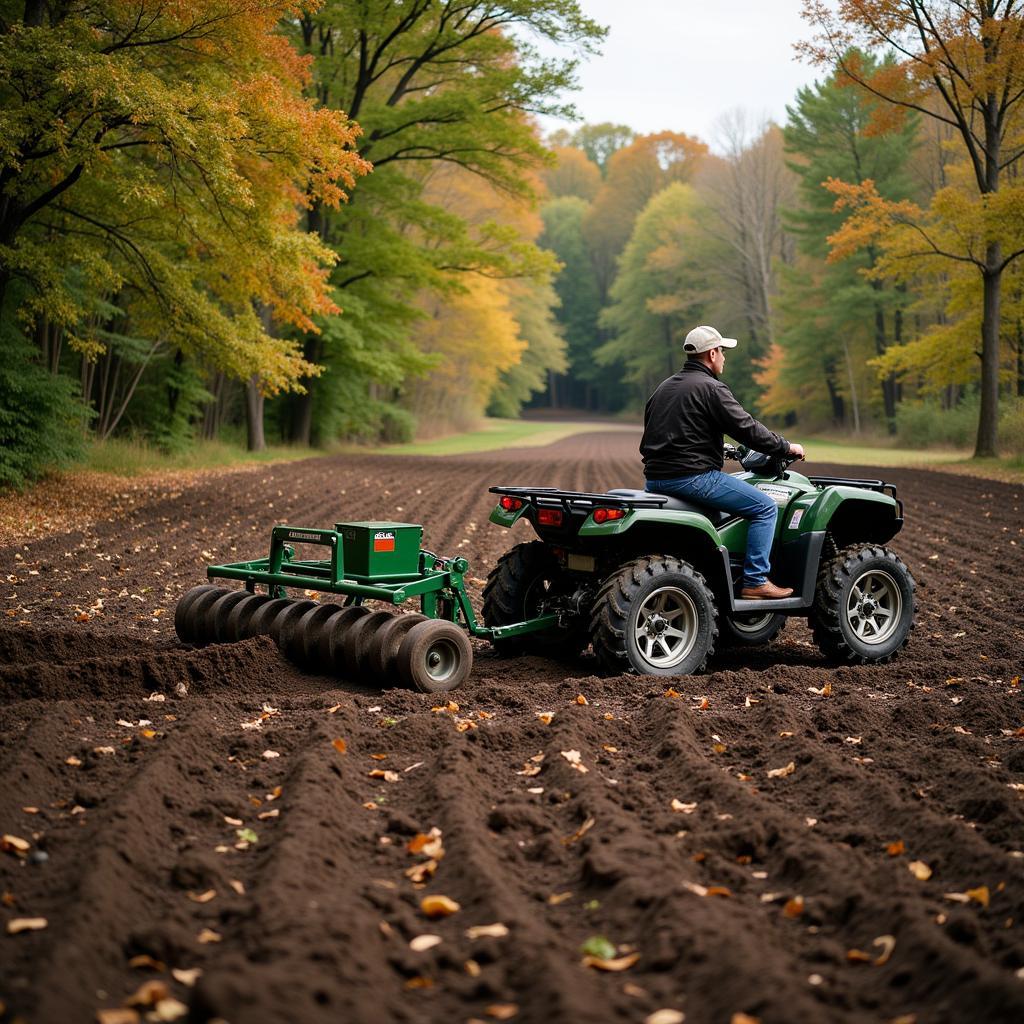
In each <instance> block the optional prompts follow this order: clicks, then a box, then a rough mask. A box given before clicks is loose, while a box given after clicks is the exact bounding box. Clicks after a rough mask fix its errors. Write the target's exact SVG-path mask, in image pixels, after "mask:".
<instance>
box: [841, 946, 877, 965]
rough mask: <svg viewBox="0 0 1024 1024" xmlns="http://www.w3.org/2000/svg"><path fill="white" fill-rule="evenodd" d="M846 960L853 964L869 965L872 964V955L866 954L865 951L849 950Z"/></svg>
mask: <svg viewBox="0 0 1024 1024" xmlns="http://www.w3.org/2000/svg"><path fill="white" fill-rule="evenodd" d="M846 959H847V960H848V961H849V962H850V963H851V964H869V963H871V954H870V953H865V952H864V950H863V949H848V950H847V951H846Z"/></svg>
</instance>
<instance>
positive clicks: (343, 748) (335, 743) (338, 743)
mask: <svg viewBox="0 0 1024 1024" xmlns="http://www.w3.org/2000/svg"><path fill="white" fill-rule="evenodd" d="M331 746H332V747H334V749H335V750H336V751H337V752H338V753H339V754H344V753H346V752H347V751H348V744H347V743H346V742H345V741H344V740H343V739H342V738H341V737H340V736H339V737H338V739H336V740H331Z"/></svg>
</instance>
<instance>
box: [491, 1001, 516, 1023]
mask: <svg viewBox="0 0 1024 1024" xmlns="http://www.w3.org/2000/svg"><path fill="white" fill-rule="evenodd" d="M518 1012H519V1007H518V1006H516V1004H515V1003H492V1004H491V1005H490V1006H488V1007H487V1009H486V1010H484V1013H486V1014H487V1016H488V1017H493V1018H494V1019H495V1020H511V1019H512V1018H513V1017H514V1016H515V1015H516V1014H517V1013H518Z"/></svg>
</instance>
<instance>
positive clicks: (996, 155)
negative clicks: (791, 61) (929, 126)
mask: <svg viewBox="0 0 1024 1024" xmlns="http://www.w3.org/2000/svg"><path fill="white" fill-rule="evenodd" d="M1022 10H1024V4H1022V3H1021V2H1020V0H975V2H974V3H971V4H967V3H963V2H960V0H842V2H841V3H840V4H839V6H838V9H837V10H833V9H832V8H831V7H830V6H829V5H826V4H825V3H823V2H821V0H805V3H804V17H805V18H806V19H807V21H808V22H809V23H810V24H811V26H812V27H813V28H814V29H816V30H817V34H816V35H815V36H814V38H813V39H812V40H811V41H809V42H806V43H804V44H802V45H801V47H800V49H801V50H802V52H803V53H804V54H806V55H809V56H810V57H811V58H812V59H813V60H815V61H817V62H818V63H820V64H823V65H827V66H832V65H834V66H837V67H838V68H839V69H840V71H841V72H842V73H843V74H844V75H845V76H846V77H847V78H848V79H849V80H850V81H851V82H854V83H856V84H857V85H859V86H860V87H861V88H864V89H866V90H868V91H869V92H870V93H872V94H873V95H874V96H877V97H879V98H880V99H882V100H884V101H885V104H883V105H880V106H879V112H878V123H877V127H878V128H879V129H884V128H886V127H891V125H892V123H893V122H894V121H895V120H897V119H899V118H900V117H902V116H903V115H904V114H905V113H906V112H907V111H910V110H914V111H917V112H918V113H920V114H921V115H923V116H925V117H928V118H934V119H937V120H939V121H940V122H942V123H944V124H946V125H948V126H949V127H950V128H951V129H952V130H953V132H954V133H955V134H956V136H957V137H958V138H959V139H960V141H961V143H962V145H963V149H964V152H965V154H966V159H967V161H968V165H969V167H970V171H971V178H972V183H973V190H974V193H975V195H976V196H977V197H979V199H980V202H981V205H982V207H983V208H984V209H985V210H986V211H987V210H990V209H995V208H996V207H1001V206H1002V205H1004V204H1003V201H1002V200H1001V198H1000V192H1001V191H1002V189H1003V185H1004V181H1005V178H1006V175H1007V172H1008V170H1009V169H1011V168H1013V167H1014V166H1015V164H1016V162H1017V161H1018V160H1019V159H1020V158H1021V156H1024V135H1022V134H1021V132H1020V131H1019V130H1018V129H1017V126H1018V125H1019V121H1020V114H1019V112H1020V109H1021V105H1022V100H1024V18H1022ZM857 46H860V47H863V48H864V49H866V50H869V51H870V50H872V49H876V48H883V49H885V50H887V51H891V52H892V53H894V54H895V57H896V60H895V62H894V63H892V64H880V65H878V66H877V68H876V69H874V70H873V71H872V72H871V73H868V72H867V71H866V70H865V67H864V64H863V62H862V61H861V60H860V58H859V57H858V55H857V52H856V50H855V49H853V48H854V47H857ZM934 101H937V102H934ZM865 199H866V200H868V201H870V196H865ZM1011 204H1012V201H1011ZM903 213H909V211H906V210H904V211H903ZM982 221H983V222H982V224H981V235H980V237H979V239H978V241H979V247H978V249H977V250H976V251H975V252H974V253H973V254H972V256H971V257H970V262H972V263H973V264H974V266H975V267H976V270H977V272H978V274H979V276H980V280H981V291H982V295H981V325H980V352H979V355H980V361H981V411H980V416H979V421H978V435H977V442H976V444H975V455H976V456H979V457H980V456H993V455H995V454H996V452H997V423H998V415H999V362H1000V352H999V334H1000V314H1001V310H1000V301H1001V293H1002V287H1001V286H1002V277H1003V273H1004V271H1005V270H1006V269H1007V267H1008V266H1009V265H1010V264H1011V263H1012V262H1013V260H1015V259H1016V258H1017V257H1018V256H1019V255H1021V250H1020V249H1019V248H1016V247H1014V248H1010V249H1009V250H1008V249H1007V247H1006V245H1005V242H1004V236H1003V234H1002V232H1001V231H1000V230H998V226H997V222H996V219H995V218H988V219H987V221H986V218H985V217H983V218H982ZM862 222H863V223H866V221H862ZM920 242H921V244H922V245H924V246H925V247H926V249H927V250H928V251H930V252H931V256H932V258H948V257H949V255H950V253H949V251H948V250H943V249H942V248H941V247H940V246H939V245H937V244H933V243H934V238H932V237H931V236H929V235H927V234H923V233H922V234H921V236H920ZM955 258H956V259H960V258H961V257H955Z"/></svg>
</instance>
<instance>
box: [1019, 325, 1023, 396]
mask: <svg viewBox="0 0 1024 1024" xmlns="http://www.w3.org/2000/svg"><path fill="white" fill-rule="evenodd" d="M1017 397H1018V398H1024V329H1022V326H1021V322H1020V320H1018V321H1017Z"/></svg>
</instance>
